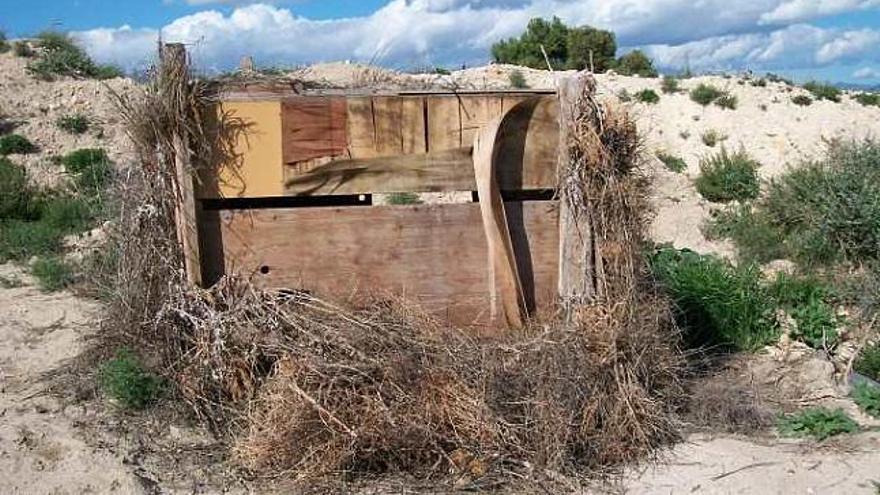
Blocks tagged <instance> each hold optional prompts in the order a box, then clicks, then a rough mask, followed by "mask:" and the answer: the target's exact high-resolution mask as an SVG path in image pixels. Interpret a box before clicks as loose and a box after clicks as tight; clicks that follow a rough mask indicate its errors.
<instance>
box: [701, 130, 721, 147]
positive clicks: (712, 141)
mask: <svg viewBox="0 0 880 495" xmlns="http://www.w3.org/2000/svg"><path fill="white" fill-rule="evenodd" d="M726 139H727V135H725V134H722V133H720V132H718V131H716V130H715V129H709V130H708V131H706V132H704V133H702V134H700V140H702V141H703V144H705V145H706V146H708V147H710V148H714V147H715V145H716V144H718V143H720V142H721V141H724V140H726Z"/></svg>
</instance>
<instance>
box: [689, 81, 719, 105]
mask: <svg viewBox="0 0 880 495" xmlns="http://www.w3.org/2000/svg"><path fill="white" fill-rule="evenodd" d="M723 95H724V92H723V91H721V90H720V89H718V88H716V87H715V86H712V85H711V84H703V83H701V84H700V85H699V86H697V87H696V88H694V89H692V90H691V93H690V96H691V100H692V101H694V102H695V103H698V104H700V105H702V106H704V107H705V106H708V105H711V104H712V102H713V101H715V100H717V99H718V98H720V97H721V96H723Z"/></svg>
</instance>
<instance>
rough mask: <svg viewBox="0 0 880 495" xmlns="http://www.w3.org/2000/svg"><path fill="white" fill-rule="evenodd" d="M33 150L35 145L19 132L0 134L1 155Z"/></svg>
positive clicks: (31, 151)
mask: <svg viewBox="0 0 880 495" xmlns="http://www.w3.org/2000/svg"><path fill="white" fill-rule="evenodd" d="M35 151H37V147H36V146H35V145H34V143H32V142H30V140H28V138H26V137H24V136H22V135H20V134H7V135H5V136H0V155H2V156H6V155H13V154H18V155H26V154H29V153H34V152H35Z"/></svg>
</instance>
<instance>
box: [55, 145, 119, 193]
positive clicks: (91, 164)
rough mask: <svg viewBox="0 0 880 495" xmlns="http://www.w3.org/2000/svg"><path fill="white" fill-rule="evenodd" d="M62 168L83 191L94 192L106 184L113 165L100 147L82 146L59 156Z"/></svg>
mask: <svg viewBox="0 0 880 495" xmlns="http://www.w3.org/2000/svg"><path fill="white" fill-rule="evenodd" d="M61 163H62V164H63V165H64V169H65V170H66V171H67V173H69V174H70V175H71V176H73V178H74V182H75V183H76V185H77V186H78V187H79V188H80V189H81V190H83V191H84V192H89V193H95V192H98V191H100V190H101V189H103V188H104V186H106V184H107V182H108V181H109V180H110V177H111V175H112V171H113V167H112V165H111V163H110V159H109V158H108V157H107V152H106V151H104V150H103V149H101V148H84V149H79V150H76V151H73V152H71V153H68V154H67V155H64V156H63V157H62V158H61Z"/></svg>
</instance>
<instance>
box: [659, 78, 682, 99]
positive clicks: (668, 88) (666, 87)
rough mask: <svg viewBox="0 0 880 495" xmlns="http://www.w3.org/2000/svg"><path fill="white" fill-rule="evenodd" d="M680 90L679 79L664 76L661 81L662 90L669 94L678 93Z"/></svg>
mask: <svg viewBox="0 0 880 495" xmlns="http://www.w3.org/2000/svg"><path fill="white" fill-rule="evenodd" d="M680 90H681V88H680V87H679V84H678V79H676V78H675V77H672V76H663V81H661V82H660V91H662V92H663V93H665V94H668V95H669V94H675V93H678V92H679V91H680Z"/></svg>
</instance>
